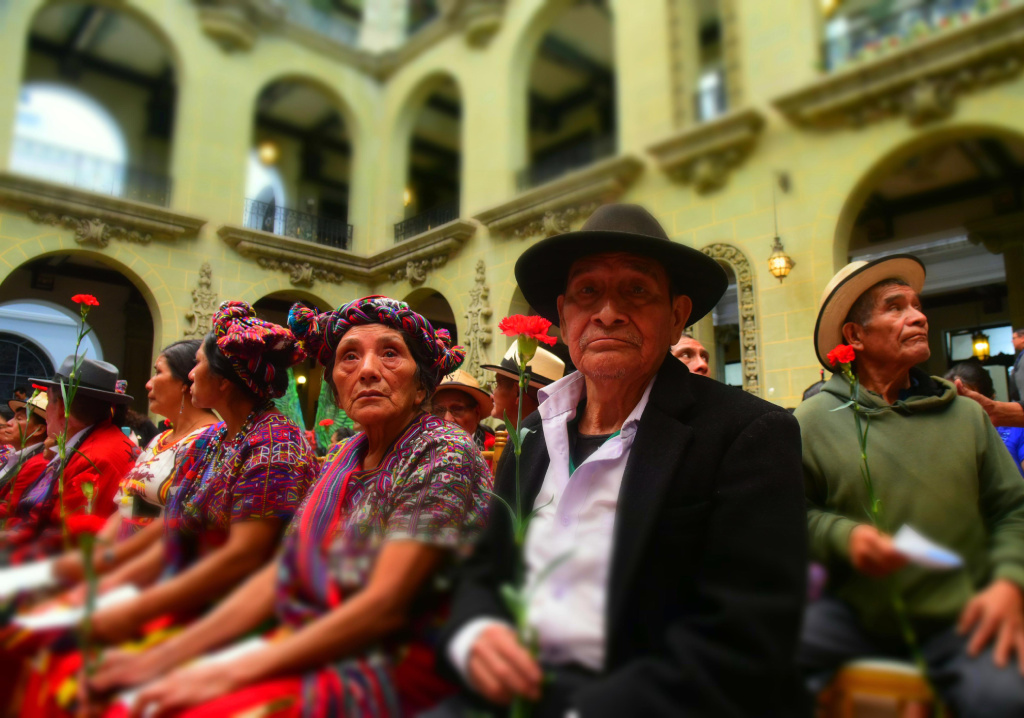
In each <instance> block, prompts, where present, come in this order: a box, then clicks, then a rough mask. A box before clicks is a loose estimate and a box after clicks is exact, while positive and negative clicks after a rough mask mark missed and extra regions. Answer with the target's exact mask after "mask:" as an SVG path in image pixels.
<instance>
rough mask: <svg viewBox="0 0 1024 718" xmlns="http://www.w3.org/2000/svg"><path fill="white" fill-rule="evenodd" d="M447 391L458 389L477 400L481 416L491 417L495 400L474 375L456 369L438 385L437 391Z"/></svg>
mask: <svg viewBox="0 0 1024 718" xmlns="http://www.w3.org/2000/svg"><path fill="white" fill-rule="evenodd" d="M445 389H458V390H459V391H462V392H465V393H466V394H468V395H469V396H471V397H473V399H475V400H476V403H477V406H479V407H480V416H490V415H491V409H493V408H494V399H492V398H491V395H490V394H488V393H487V392H486V391H484V390H483V389H481V388H480V382H478V381H477V380H476V379H475V378H473V375H472V374H470V373H469V372H468V371H463V370H462V369H456V370H455V371H454V372H452V373H451V374H449V375H448V376H446V377H445V378H444V379H442V380H441V383H440V384H438V385H437V391H443V390H445Z"/></svg>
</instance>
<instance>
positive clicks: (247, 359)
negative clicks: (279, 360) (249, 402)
mask: <svg viewBox="0 0 1024 718" xmlns="http://www.w3.org/2000/svg"><path fill="white" fill-rule="evenodd" d="M213 336H214V337H216V339H217V348H218V349H220V353H221V354H223V355H224V357H225V358H226V359H227V360H228V362H229V363H230V364H231V368H232V369H234V370H235V373H236V374H238V378H239V379H241V380H242V382H243V383H244V384H245V386H246V387H248V389H249V391H251V392H252V393H253V394H255V395H256V396H258V397H261V398H264V399H267V398H271V397H275V398H276V397H278V396H280V395H281V393H280V392H275V391H274V376H275V375H276V374H277V367H275V366H274V363H273V362H270V361H266V359H265V356H266V354H267V353H268V352H281V353H283V354H284V356H286V357H288V361H287V363H288V366H291V365H292V364H295V363H296V362H300V361H302V360H303V359H305V358H306V353H305V352H304V351H302V348H301V347H300V346H299V343H298V342H297V341H296V339H295V335H294V334H292V333H291V332H290V331H289V330H288V329H287V327H282V326H281V325H280V324H274V323H273V322H266V321H263V320H262V319H260V318H259V317H257V316H256V312H254V311H253V309H252V307H250V306H249V305H248V304H246V303H245V302H224V303H223V304H221V305H220V309H218V310H217V313H216V314H214V315H213Z"/></svg>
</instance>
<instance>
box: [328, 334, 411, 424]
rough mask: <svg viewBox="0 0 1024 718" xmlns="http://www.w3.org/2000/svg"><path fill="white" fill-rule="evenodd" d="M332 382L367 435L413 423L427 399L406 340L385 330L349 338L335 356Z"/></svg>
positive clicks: (347, 412)
mask: <svg viewBox="0 0 1024 718" xmlns="http://www.w3.org/2000/svg"><path fill="white" fill-rule="evenodd" d="M333 378H334V386H335V388H336V389H337V390H338V399H339V401H340V402H341V408H342V409H343V410H344V411H345V413H346V414H348V415H349V417H351V418H352V420H353V421H355V422H356V423H358V424H362V425H363V426H364V427H366V428H367V429H371V428H372V427H373V426H374V425H379V424H382V423H390V422H406V421H408V420H409V419H410V418H412V415H413V414H415V413H416V412H417V411H418V410H419V408H420V405H421V404H422V403H423V400H424V399H425V398H426V391H425V390H424V389H423V387H421V386H420V382H419V380H418V379H417V378H416V360H415V359H413V357H412V353H410V351H409V347H407V346H406V344H405V339H404V338H403V337H402V334H401V333H400V332H398V331H397V330H395V329H391V328H390V327H386V326H384V325H383V324H364V325H361V326H358V327H352V329H349V330H348V331H347V332H346V333H345V336H344V337H342V339H341V341H340V342H339V343H338V348H337V349H336V350H335V353H334V374H333Z"/></svg>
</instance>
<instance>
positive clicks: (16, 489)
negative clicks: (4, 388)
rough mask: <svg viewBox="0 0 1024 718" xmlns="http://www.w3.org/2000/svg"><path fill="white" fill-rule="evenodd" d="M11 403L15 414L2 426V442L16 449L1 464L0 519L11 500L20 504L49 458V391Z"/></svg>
mask: <svg viewBox="0 0 1024 718" xmlns="http://www.w3.org/2000/svg"><path fill="white" fill-rule="evenodd" d="M7 406H9V407H10V408H11V411H13V412H14V418H13V419H11V420H10V421H9V422H8V423H7V426H5V427H4V428H3V429H2V430H0V443H3V444H6V445H8V446H10V447H12V448H13V451H12V452H11V453H10V454H9V455H8V456H7V458H6V460H5V461H4V462H3V463H2V464H0V519H5V518H7V513H8V511H9V510H10V506H11V504H17V502H18V499H19V497H20V496H21V493H22V491H23V490H24V488H25V486H28V485H29V484H31V483H32V482H33V481H35V480H36V479H37V478H38V477H39V475H40V474H41V473H42V471H43V468H44V467H45V466H46V463H47V461H48V459H47V458H45V457H44V456H43V443H44V442H45V441H46V394H45V393H43V392H36V393H35V394H33V395H32V396H31V397H30V398H28V399H25V400H20V399H11V400H10V401H9V402H7Z"/></svg>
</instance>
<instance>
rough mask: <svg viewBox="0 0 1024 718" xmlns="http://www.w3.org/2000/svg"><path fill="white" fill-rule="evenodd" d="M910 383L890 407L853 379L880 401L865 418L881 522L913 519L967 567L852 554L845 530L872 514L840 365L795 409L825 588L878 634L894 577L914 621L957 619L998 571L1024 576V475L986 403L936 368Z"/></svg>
mask: <svg viewBox="0 0 1024 718" xmlns="http://www.w3.org/2000/svg"><path fill="white" fill-rule="evenodd" d="M911 377H912V379H913V381H914V383H915V389H914V390H912V391H911V393H910V396H907V397H906V398H903V399H900V400H899V401H897V402H896V403H895V404H893V405H892V406H891V407H889V405H888V404H886V403H885V401H884V400H883V399H882V397H880V396H879V395H877V394H875V393H873V392H870V391H867V390H865V389H863V388H861V390H860V402H861V403H862V404H864V405H866V406H869V407H874V408H882V409H885V411H883V412H882V413H880V414H875V415H872V416H871V417H870V419H869V422H870V429H869V431H868V440H867V456H868V464H869V466H870V468H871V477H872V482H873V484H874V486H875V493H876V495H877V497H878V498H879V499H880V500H881V511H882V517H883V521H884V524H885V525H884V526H883V527H882V528H883V529H884V530H885V531H886V532H887V533H890V534H895V533H896V531H897V530H899V528H900V527H901V526H903V525H904V524H909V525H910V526H912V527H914V528H915V529H917V530H918V531H920V532H921V533H922V534H924V535H925V536H927V537H928V538H930V539H932V540H933V541H936V542H938V543H939V544H942V545H943V546H946V547H948V548H950V549H952V550H953V551H956V552H957V553H958V554H960V555H961V556H962V557H963V559H964V561H965V567H964V568H962V569H958V570H955V571H937V570H934V569H928V568H924V567H920V566H916V565H913V564H911V565H908V566H907V567H906V568H903V569H901V570H899V571H897V572H896V573H895V574H893V575H892V576H891V577H888V578H886V579H881V580H880V579H873V578H869V577H867V576H864V575H862V574H860V573H858V572H856V571H855V570H853V568H852V566H851V565H850V560H849V541H850V532H851V531H852V530H853V528H854V527H855V526H857V525H858V524H861V523H870V518H869V515H868V508H867V507H868V504H869V501H868V492H867V488H866V486H865V483H864V479H863V478H862V476H861V472H860V446H859V444H858V440H857V429H856V425H855V423H854V414H853V409H852V408H849V407H847V408H842V409H839V410H837V411H833V410H834V409H836V407H841V406H843V404H844V403H846V402H847V401H849V399H850V385H849V384H848V383H847V381H846V380H845V379H844V378H843V376H842V375H840V374H835V375H833V377H832V378H831V379H830V380H829V381H828V382H826V383H825V386H824V387H823V389H822V391H821V393H820V394H818V395H817V396H814V397H812V398H810V399H808V400H807V401H805V402H804V403H803V404H801V405H800V406H799V407H798V408H797V410H796V418H797V420H798V421H799V422H800V432H801V436H802V439H803V464H804V492H805V495H806V498H807V519H808V529H809V531H810V549H811V556H812V558H813V559H815V560H817V561H820V562H822V563H824V564H825V565H826V567H827V568H828V569H829V590H830V592H831V593H832V594H833V595H836V596H837V597H838V598H840V599H842V600H844V601H846V602H847V603H848V604H849V605H850V606H852V607H853V609H854V610H855V611H856V612H857V613H858V615H859V616H860V618H861V621H862V622H863V625H864V627H865V628H866V629H868V630H869V631H871V632H873V633H876V634H879V635H897V634H898V625H897V623H896V618H895V615H894V614H893V612H892V608H891V600H890V591H891V587H895V588H897V589H898V590H899V591H900V593H901V594H902V596H903V598H904V601H905V602H906V605H907V608H908V611H909V613H910V616H911V618H912V619H913V620H914V621H915V623H917V624H918V625H925V626H929V627H938V626H940V625H944V624H948V623H950V622H952V621H955V620H956V618H957V617H958V615H959V613H960V611H961V610H962V609H963V607H964V605H965V604H966V603H967V601H968V600H969V599H970V597H971V596H972V595H973V594H974V593H976V592H977V591H978V589H980V588H983V587H984V586H986V585H987V584H988V583H989V582H990V581H991V580H993V579H995V578H1006V579H1009V580H1011V581H1013V582H1014V583H1016V584H1017V585H1019V586H1022V587H1024V480H1022V479H1021V476H1020V473H1019V472H1018V471H1017V470H1016V466H1015V465H1014V463H1013V459H1012V458H1011V457H1010V454H1009V452H1008V451H1007V450H1006V447H1005V446H1004V444H1003V442H1002V441H1001V440H1000V438H999V434H998V433H997V432H996V430H995V427H993V426H992V424H991V422H990V421H989V419H988V417H987V416H986V414H985V412H984V411H983V410H982V409H981V407H980V406H978V404H977V403H975V402H974V401H971V400H970V399H967V398H963V397H957V394H956V388H955V387H954V386H953V385H952V384H951V383H949V382H947V381H946V380H944V379H940V378H938V377H928V376H927V375H926V374H924V372H921V371H918V370H916V369H915V370H913V371H912V372H911Z"/></svg>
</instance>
